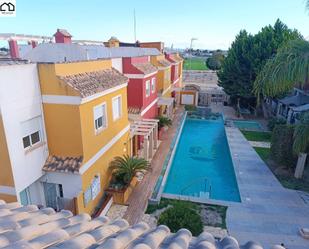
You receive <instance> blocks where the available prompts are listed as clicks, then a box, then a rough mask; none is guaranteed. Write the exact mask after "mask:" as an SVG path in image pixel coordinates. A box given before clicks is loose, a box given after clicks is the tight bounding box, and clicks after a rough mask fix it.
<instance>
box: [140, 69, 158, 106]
mask: <svg viewBox="0 0 309 249" xmlns="http://www.w3.org/2000/svg"><path fill="white" fill-rule="evenodd" d="M153 78H155V79H156V82H157V81H158V80H157V74H155V75H152V76H150V77H147V78H144V79H143V106H142V109H145V108H147V106H149V105H150V104H151V103H152V102H153V101H154V100H155V99H157V97H158V94H157V91H155V92H154V93H152V90H150V95H149V96H148V97H146V82H147V81H148V80H149V81H150V86H151V80H152V79H153ZM156 84H157V83H156Z"/></svg>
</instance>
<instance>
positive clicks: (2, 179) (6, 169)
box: [0, 114, 16, 202]
mask: <svg viewBox="0 0 309 249" xmlns="http://www.w3.org/2000/svg"><path fill="white" fill-rule="evenodd" d="M0 158H1V170H0V186H5V187H14V178H13V172H12V167H11V160H10V157H9V151H8V147H7V143H6V137H5V132H4V127H3V122H2V117H1V114H0ZM0 199H2V200H4V201H6V202H12V201H16V196H15V195H7V194H1V193H0Z"/></svg>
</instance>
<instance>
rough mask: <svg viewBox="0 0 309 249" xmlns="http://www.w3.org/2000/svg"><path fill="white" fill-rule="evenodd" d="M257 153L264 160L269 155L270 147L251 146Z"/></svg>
mask: <svg viewBox="0 0 309 249" xmlns="http://www.w3.org/2000/svg"><path fill="white" fill-rule="evenodd" d="M253 148H254V149H255V151H256V153H258V155H259V156H260V157H261V158H262V159H263V161H264V162H266V161H267V160H268V158H269V156H270V148H258V147H253Z"/></svg>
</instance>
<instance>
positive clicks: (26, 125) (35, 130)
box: [21, 116, 42, 149]
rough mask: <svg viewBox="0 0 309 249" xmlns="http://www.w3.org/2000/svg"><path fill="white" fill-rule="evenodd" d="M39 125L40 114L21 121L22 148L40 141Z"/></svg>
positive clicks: (27, 147)
mask: <svg viewBox="0 0 309 249" xmlns="http://www.w3.org/2000/svg"><path fill="white" fill-rule="evenodd" d="M41 127H42V126H41V117H40V116H39V117H36V118H33V119H30V120H27V121H25V122H22V123H21V130H22V142H23V146H24V149H29V148H31V147H33V146H34V145H36V144H38V143H40V142H41V141H42V137H41V136H42V135H41V130H42V129H41Z"/></svg>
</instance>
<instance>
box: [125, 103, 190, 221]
mask: <svg viewBox="0 0 309 249" xmlns="http://www.w3.org/2000/svg"><path fill="white" fill-rule="evenodd" d="M183 112H184V109H183V107H179V108H178V109H177V110H176V113H175V116H174V121H173V125H172V127H170V128H169V129H168V130H167V132H165V133H164V135H163V139H162V142H161V144H160V147H159V149H158V151H157V152H156V154H155V155H154V157H153V159H152V161H151V169H150V171H149V172H148V173H147V174H146V175H145V177H144V179H143V180H142V182H141V183H139V185H137V186H136V187H135V189H134V190H133V192H132V194H131V196H130V198H129V200H128V205H129V207H128V209H127V211H126V213H125V215H124V218H125V219H126V220H127V221H128V222H129V223H130V224H136V223H137V222H139V221H140V220H141V217H142V216H143V214H144V211H145V208H146V205H147V201H148V198H149V197H150V195H151V193H152V191H153V189H154V186H155V184H156V182H157V179H158V177H159V175H160V173H161V170H162V166H163V161H164V159H165V157H166V156H167V154H168V151H169V148H170V144H171V142H172V140H173V138H174V136H175V134H176V131H177V128H178V127H179V123H180V122H181V117H182V115H183Z"/></svg>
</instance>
